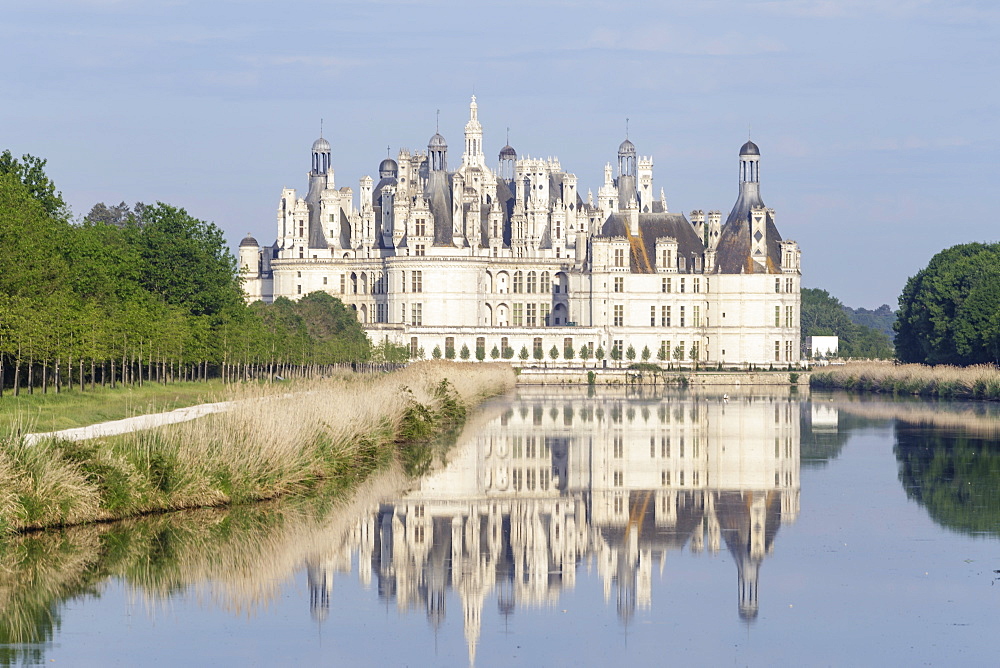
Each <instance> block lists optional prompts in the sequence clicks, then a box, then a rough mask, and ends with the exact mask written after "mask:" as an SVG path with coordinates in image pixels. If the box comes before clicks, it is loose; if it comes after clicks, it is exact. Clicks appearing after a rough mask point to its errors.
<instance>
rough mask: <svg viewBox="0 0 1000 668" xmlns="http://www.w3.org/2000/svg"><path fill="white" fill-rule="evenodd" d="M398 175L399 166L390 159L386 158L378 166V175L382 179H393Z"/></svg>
mask: <svg viewBox="0 0 1000 668" xmlns="http://www.w3.org/2000/svg"><path fill="white" fill-rule="evenodd" d="M398 173H399V165H397V164H396V161H395V160H393V159H392V158H386V159H385V160H383V161H382V162H381V164H379V166H378V175H379V176H380V177H381V178H383V179H390V178H395V177H396V174H398Z"/></svg>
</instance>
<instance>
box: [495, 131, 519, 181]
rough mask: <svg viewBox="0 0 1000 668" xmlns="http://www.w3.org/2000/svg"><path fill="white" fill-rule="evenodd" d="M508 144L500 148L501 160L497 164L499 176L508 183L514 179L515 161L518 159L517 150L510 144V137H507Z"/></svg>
mask: <svg viewBox="0 0 1000 668" xmlns="http://www.w3.org/2000/svg"><path fill="white" fill-rule="evenodd" d="M507 142H508V143H507V145H506V146H504V147H503V148H502V149H500V162H499V163H498V164H497V178H500V179H502V180H503V181H506V182H507V183H508V184H509V183H510V182H511V181H513V180H514V163H515V162H516V161H517V151H515V150H514V147H513V146H511V145H510V137H508V138H507Z"/></svg>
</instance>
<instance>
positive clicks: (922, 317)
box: [895, 243, 1000, 365]
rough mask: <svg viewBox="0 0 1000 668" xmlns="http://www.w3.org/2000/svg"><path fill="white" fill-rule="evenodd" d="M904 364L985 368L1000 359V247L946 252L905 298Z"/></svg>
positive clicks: (899, 323)
mask: <svg viewBox="0 0 1000 668" xmlns="http://www.w3.org/2000/svg"><path fill="white" fill-rule="evenodd" d="M895 328H896V352H897V355H898V357H899V359H900V360H901V361H904V362H922V363H926V364H960V365H966V364H982V363H994V364H995V363H996V362H997V361H998V360H1000V244H981V243H972V244H964V245H960V246H953V247H951V248H948V249H946V250H943V251H941V252H940V253H938V254H937V255H935V256H934V257H933V258H931V261H930V262H929V263H928V265H927V267H925V268H924V269H921V270H920V271H919V272H917V274H916V275H915V276H913V277H911V278H910V279H909V280H908V281H907V283H906V286H905V287H904V288H903V292H902V294H901V295H900V296H899V317H898V319H897V320H896V324H895Z"/></svg>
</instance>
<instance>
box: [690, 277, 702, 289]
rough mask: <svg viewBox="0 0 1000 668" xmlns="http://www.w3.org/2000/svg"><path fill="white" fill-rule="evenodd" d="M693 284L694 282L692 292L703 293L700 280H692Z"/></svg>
mask: <svg viewBox="0 0 1000 668" xmlns="http://www.w3.org/2000/svg"><path fill="white" fill-rule="evenodd" d="M691 282H692V286H691V291H692V292H701V279H700V278H692V279H691Z"/></svg>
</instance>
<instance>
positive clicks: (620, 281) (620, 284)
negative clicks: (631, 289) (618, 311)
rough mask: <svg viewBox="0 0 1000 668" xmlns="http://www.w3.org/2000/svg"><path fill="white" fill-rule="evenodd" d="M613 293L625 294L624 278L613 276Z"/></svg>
mask: <svg viewBox="0 0 1000 668" xmlns="http://www.w3.org/2000/svg"><path fill="white" fill-rule="evenodd" d="M615 292H625V277H624V276H615Z"/></svg>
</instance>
